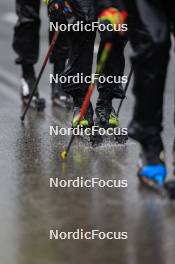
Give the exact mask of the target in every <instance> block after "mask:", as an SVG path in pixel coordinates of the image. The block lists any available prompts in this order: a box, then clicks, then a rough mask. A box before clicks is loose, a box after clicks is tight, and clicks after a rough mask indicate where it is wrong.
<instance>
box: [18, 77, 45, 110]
mask: <svg viewBox="0 0 175 264" xmlns="http://www.w3.org/2000/svg"><path fill="white" fill-rule="evenodd" d="M35 82H36V78H35V77H34V76H32V77H23V78H22V79H21V87H20V90H21V100H22V103H23V106H24V107H25V106H26V105H27V104H28V102H29V98H30V93H31V90H32V88H33V86H34V84H35ZM45 107H46V101H45V99H44V98H40V97H39V92H38V91H36V93H35V94H34V96H33V98H32V101H31V104H30V108H32V109H36V110H37V111H43V110H44V109H45Z"/></svg>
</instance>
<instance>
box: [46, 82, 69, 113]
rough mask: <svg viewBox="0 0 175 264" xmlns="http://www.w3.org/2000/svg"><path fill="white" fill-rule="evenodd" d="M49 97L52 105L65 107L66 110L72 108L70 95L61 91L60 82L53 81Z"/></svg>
mask: <svg viewBox="0 0 175 264" xmlns="http://www.w3.org/2000/svg"><path fill="white" fill-rule="evenodd" d="M51 99H52V104H53V106H56V107H61V108H65V109H67V110H71V109H72V108H73V99H72V97H71V96H70V95H68V94H66V93H65V92H64V91H63V89H62V87H61V84H59V83H53V85H52V97H51Z"/></svg>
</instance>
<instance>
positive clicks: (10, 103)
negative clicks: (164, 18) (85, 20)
mask: <svg viewBox="0 0 175 264" xmlns="http://www.w3.org/2000/svg"><path fill="white" fill-rule="evenodd" d="M13 13H14V6H13V3H11V1H10V0H6V1H1V3H0V86H1V88H0V209H1V210H0V211H1V214H0V263H2V264H12V263H13V264H58V263H59V264H70V263H71V264H80V263H84V264H86V263H87V264H90V263H91V264H106V263H108V264H114V263H118V264H140V263H142V264H148V263H149V264H153V263H154V264H155V263H159V264H173V263H174V259H175V251H174V248H175V228H174V217H175V205H174V203H172V202H170V201H168V200H164V199H161V198H160V197H159V196H157V195H156V194H154V193H150V192H148V191H145V190H143V189H141V188H140V186H139V184H138V180H137V178H136V176H135V175H136V163H137V157H138V152H139V147H138V145H137V144H135V143H134V142H132V141H129V142H128V143H127V144H126V145H125V146H118V145H114V144H110V143H109V144H107V143H106V144H104V145H103V146H101V147H98V148H96V149H92V148H91V147H90V146H89V144H88V143H87V142H84V141H83V140H80V139H79V140H76V142H75V144H74V146H73V148H72V150H71V153H70V156H69V160H68V162H66V163H62V162H61V161H60V160H58V159H57V156H58V153H59V152H60V151H61V150H63V149H64V147H65V146H66V143H67V141H68V139H69V138H68V137H56V136H52V137H51V136H49V126H50V125H53V126H55V125H59V126H61V125H62V124H63V125H64V126H65V125H66V124H65V122H64V120H65V118H66V119H69V120H70V118H71V114H70V113H66V112H64V111H62V110H58V109H53V108H52V106H51V102H50V87H49V84H48V82H49V77H48V76H49V72H51V68H50V66H48V67H47V70H46V72H45V74H44V76H43V78H42V81H41V84H40V89H41V94H42V95H43V96H44V97H45V98H46V99H47V109H46V111H45V112H44V113H39V114H37V113H35V112H33V111H30V113H29V115H28V117H27V119H26V122H25V125H24V126H22V125H21V123H20V120H19V116H20V114H21V104H20V99H19V76H20V71H19V68H18V67H17V66H15V65H14V63H13V61H14V58H15V54H14V53H13V51H12V49H11V41H12V29H13V24H14V22H15V17H14V16H13ZM44 15H45V8H44V7H43V8H42V16H43V19H44V20H45V21H44V22H43V27H42V30H41V58H43V55H44V53H45V52H46V50H47V19H46V18H44ZM174 66H175V60H174V58H172V61H171V66H170V70H169V75H168V79H167V90H166V99H165V132H164V138H165V142H166V149H167V163H168V168H169V177H172V166H171V164H172V157H171V149H172V142H173V133H174V128H173V98H174V97H173V88H174V82H175V79H174ZM37 67H38V69H39V65H37ZM128 71H129V65H128V60H127V66H126V72H128ZM95 99H96V96H95V97H94V102H95ZM148 107H149V106H148ZM132 108H133V98H132V95H131V92H129V93H128V96H127V103H125V105H124V107H123V109H122V113H121V123H122V126H123V127H126V126H127V124H128V121H129V120H130V118H131V112H132ZM68 123H69V122H68ZM50 177H53V178H56V177H59V178H60V179H65V178H66V179H75V178H76V177H84V178H86V179H91V178H92V177H99V178H101V179H108V178H110V179H116V178H117V179H127V180H128V182H129V186H128V188H127V189H123V190H114V189H111V190H109V189H90V190H86V189H83V190H82V189H73V188H70V189H66V190H57V189H50V188H49V178H50ZM77 228H83V229H84V230H92V229H100V230H101V231H105V232H107V231H126V232H128V236H129V238H128V240H124V241H122V240H120V241H106V240H104V241H99V240H95V241H85V240H83V241H67V240H66V241H61V240H59V241H50V240H49V230H50V229H60V230H62V231H74V230H76V229H77Z"/></svg>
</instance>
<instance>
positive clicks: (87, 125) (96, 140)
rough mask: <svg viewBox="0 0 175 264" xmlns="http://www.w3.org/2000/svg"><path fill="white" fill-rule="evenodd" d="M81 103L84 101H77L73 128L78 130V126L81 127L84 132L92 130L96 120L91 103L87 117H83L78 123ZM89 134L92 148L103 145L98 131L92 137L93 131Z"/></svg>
mask: <svg viewBox="0 0 175 264" xmlns="http://www.w3.org/2000/svg"><path fill="white" fill-rule="evenodd" d="M81 101H82V100H76V103H75V107H74V113H73V121H72V127H73V128H76V127H77V126H80V127H81V128H83V130H84V131H85V130H86V129H90V130H91V128H92V126H93V125H94V120H93V115H94V110H93V107H92V104H91V103H90V104H89V107H88V109H87V111H86V114H85V116H83V118H82V119H81V120H80V121H79V122H77V120H78V115H79V113H80V109H81ZM89 134H90V135H89V141H90V142H91V144H92V146H97V145H98V144H100V143H102V137H101V136H100V135H99V133H98V131H96V132H95V133H94V134H93V135H92V131H90V133H89ZM85 137H86V136H85ZM86 138H87V137H86Z"/></svg>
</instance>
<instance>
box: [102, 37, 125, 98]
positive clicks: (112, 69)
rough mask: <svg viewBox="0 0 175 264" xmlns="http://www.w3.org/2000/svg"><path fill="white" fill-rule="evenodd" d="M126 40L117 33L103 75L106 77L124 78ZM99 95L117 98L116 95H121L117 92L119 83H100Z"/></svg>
mask: <svg viewBox="0 0 175 264" xmlns="http://www.w3.org/2000/svg"><path fill="white" fill-rule="evenodd" d="M126 42H127V41H126V38H124V37H121V36H119V35H118V34H117V33H116V36H115V38H114V39H113V41H112V50H111V52H110V54H109V57H108V60H107V62H106V64H105V67H104V69H103V75H104V76H105V77H106V76H116V77H118V76H121V77H122V76H123V73H124V68H125V57H124V48H125V46H126ZM104 44H105V43H104V42H103V41H101V43H100V48H99V52H98V59H99V58H100V55H101V52H102V49H103V47H104ZM97 88H98V91H99V93H102V94H103V95H104V96H105V97H106V98H111V99H113V98H115V96H116V95H119V94H121V92H120V91H119V92H117V88H118V84H117V83H107V82H105V83H100V84H98V86H97Z"/></svg>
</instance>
